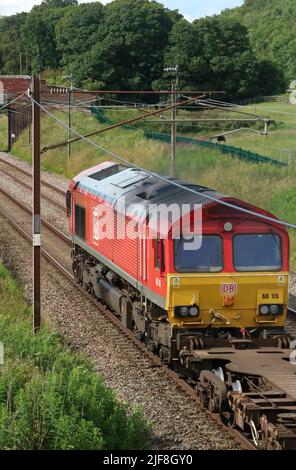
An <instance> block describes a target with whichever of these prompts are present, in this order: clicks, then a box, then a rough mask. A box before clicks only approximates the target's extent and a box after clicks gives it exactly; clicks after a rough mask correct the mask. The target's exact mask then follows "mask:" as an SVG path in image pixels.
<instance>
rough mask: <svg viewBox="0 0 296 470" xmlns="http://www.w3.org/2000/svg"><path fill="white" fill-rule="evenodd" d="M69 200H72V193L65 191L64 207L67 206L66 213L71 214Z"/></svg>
mask: <svg viewBox="0 0 296 470" xmlns="http://www.w3.org/2000/svg"><path fill="white" fill-rule="evenodd" d="M71 202H72V194H71V191H69V190H68V191H67V193H66V207H67V215H68V216H70V215H71Z"/></svg>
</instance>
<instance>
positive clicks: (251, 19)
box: [223, 0, 296, 81]
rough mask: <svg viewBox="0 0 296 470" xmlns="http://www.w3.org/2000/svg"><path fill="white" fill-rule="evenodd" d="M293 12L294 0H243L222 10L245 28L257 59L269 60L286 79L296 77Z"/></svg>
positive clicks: (295, 31)
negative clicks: (229, 8) (237, 4)
mask: <svg viewBox="0 0 296 470" xmlns="http://www.w3.org/2000/svg"><path fill="white" fill-rule="evenodd" d="M295 15H296V2H295V0H245V3H244V5H243V6H242V7H241V8H236V9H234V10H226V11H225V12H224V13H223V16H224V17H225V18H227V19H228V18H236V19H237V20H238V21H239V22H241V23H242V24H244V25H245V26H246V27H247V28H248V31H249V36H250V43H251V47H252V49H253V50H254V52H255V54H256V56H257V58H258V59H268V60H269V61H272V62H273V63H274V64H275V65H277V66H278V68H279V69H280V70H282V71H283V73H284V75H285V78H286V80H287V81H289V80H292V79H295V78H296V60H295V54H296V46H295V43H296V30H295Z"/></svg>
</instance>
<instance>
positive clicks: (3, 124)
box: [0, 114, 8, 151]
mask: <svg viewBox="0 0 296 470" xmlns="http://www.w3.org/2000/svg"><path fill="white" fill-rule="evenodd" d="M7 141H8V137H7V116H5V115H4V114H2V115H0V151H1V150H4V151H5V150H7Z"/></svg>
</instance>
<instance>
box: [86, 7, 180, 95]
mask: <svg viewBox="0 0 296 470" xmlns="http://www.w3.org/2000/svg"><path fill="white" fill-rule="evenodd" d="M172 25H173V16H172V15H169V14H168V12H167V10H166V9H165V8H164V7H163V6H162V5H160V4H159V3H156V2H150V1H149V0H116V1H114V2H112V3H110V4H108V5H106V7H105V16H104V22H103V23H102V26H101V27H100V28H99V29H98V32H97V35H95V36H94V38H95V43H94V44H93V47H92V48H91V49H90V51H89V53H88V54H87V55H86V57H85V64H86V68H87V71H88V75H89V76H90V77H91V78H93V79H94V80H100V81H101V82H103V83H104V84H105V85H106V86H110V87H123V88H136V89H139V88H149V87H150V86H151V83H152V82H153V80H155V79H157V78H159V76H161V74H162V71H163V64H164V50H165V47H166V45H167V42H168V36H169V33H170V30H171V28H172Z"/></svg>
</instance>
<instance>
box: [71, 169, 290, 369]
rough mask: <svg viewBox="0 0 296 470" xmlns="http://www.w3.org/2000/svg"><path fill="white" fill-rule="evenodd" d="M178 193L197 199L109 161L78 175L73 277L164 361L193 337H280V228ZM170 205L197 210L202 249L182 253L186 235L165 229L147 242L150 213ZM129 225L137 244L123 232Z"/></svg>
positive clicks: (284, 290)
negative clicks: (265, 334) (276, 334)
mask: <svg viewBox="0 0 296 470" xmlns="http://www.w3.org/2000/svg"><path fill="white" fill-rule="evenodd" d="M175 181H177V180H175ZM182 185H183V186H184V187H185V188H186V187H187V188H190V189H193V190H195V191H197V192H198V194H193V193H191V192H189V191H186V189H181V188H178V187H176V186H174V185H172V184H170V182H169V181H164V180H160V179H159V178H158V177H157V175H155V176H152V175H151V174H147V173H146V172H144V171H139V170H137V169H134V168H128V167H124V166H121V165H118V164H116V163H112V162H105V163H101V164H99V165H97V166H95V167H93V168H90V169H88V170H86V171H83V172H82V173H81V174H79V175H78V176H77V177H76V178H74V180H73V181H72V182H71V183H70V186H69V190H68V192H67V216H68V220H69V228H70V234H71V237H72V240H73V250H72V258H73V272H74V275H75V278H76V279H77V281H78V282H79V283H80V284H81V285H84V287H85V288H86V289H87V290H88V291H89V292H91V293H93V294H94V295H95V296H96V297H97V298H98V299H100V300H102V301H103V302H105V303H106V304H108V305H109V306H110V307H111V308H112V309H113V310H114V311H115V312H116V314H117V315H119V316H120V317H121V319H122V322H123V323H124V324H125V325H126V326H127V327H128V328H130V329H131V330H134V331H135V333H136V334H137V336H138V337H141V338H142V339H145V341H146V343H147V345H148V347H149V348H151V350H153V351H155V352H157V353H158V354H160V356H161V357H162V358H163V359H164V360H166V361H167V362H170V361H171V360H176V358H179V355H180V353H181V352H182V351H184V349H186V344H187V338H188V337H189V336H190V337H192V335H197V337H198V338H207V339H208V340H209V339H211V340H212V341H217V340H219V338H222V337H223V338H225V337H226V336H228V337H230V336H231V337H233V338H242V335H243V336H244V337H245V335H246V334H247V335H249V336H250V337H251V336H252V337H254V338H255V337H259V336H260V335H262V332H263V331H268V330H272V331H275V330H276V331H278V332H281V331H282V330H283V326H284V322H285V317H286V313H287V303H288V278H289V239H288V234H287V231H286V229H285V228H283V227H281V226H280V225H279V224H277V223H276V222H269V221H265V220H263V219H260V218H258V217H256V216H255V215H249V214H246V213H243V212H241V211H240V210H237V209H234V208H230V207H225V206H224V205H222V204H220V203H219V202H217V201H219V200H221V201H227V202H230V203H232V204H233V205H235V206H239V207H242V208H245V209H249V210H252V211H256V212H257V213H259V214H263V215H264V214H265V215H268V216H271V214H269V213H268V212H266V211H263V210H261V209H258V208H256V207H254V206H251V205H250V204H247V203H246V202H243V201H239V200H237V199H234V198H231V197H226V196H224V195H222V194H220V193H217V192H215V191H213V190H211V189H209V188H205V187H201V186H197V185H194V184H191V183H185V182H183V183H182ZM209 196H210V198H209ZM211 197H214V198H215V199H216V201H213V200H212V199H211ZM122 198H124V200H125V203H124V208H123V209H121V210H119V209H118V206H117V204H118V201H119V200H120V199H122ZM172 203H174V204H177V205H178V206H179V207H181V206H183V205H184V204H185V205H186V204H187V205H188V204H189V205H190V207H192V208H193V205H194V204H198V205H200V207H201V213H202V222H203V225H202V234H199V235H196V238H197V239H199V238H200V239H201V240H200V241H201V247H200V248H199V249H192V250H191V249H188V248H186V246H185V242H186V234H185V233H183V232H182V233H181V236H180V237H179V238H177V239H174V237H173V230H174V226H173V225H174V224H173V223H172V222H171V221H170V220H167V222H168V223H167V228H166V229H162V233H161V232H160V231H158V233H156V236H154V237H153V239H151V238H149V236H148V235H147V233H148V228H147V227H148V222H149V217H151V210H150V209H149V208H150V207H151V204H152V205H155V206H159V205H160V204H165V205H166V206H169V205H170V204H172ZM139 211H140V212H141V214H140V217H139ZM194 211H195V209H192V211H191V213H190V221H191V219H192V215H193V212H194ZM119 212H121V217H119ZM189 212H190V211H189ZM122 214H123V217H122ZM102 221H103V223H102ZM131 222H134V225H133V228H135V227H136V229H137V236H136V237H130V236H127V235H126V233H125V229H127V226H128V224H130V223H131ZM100 224H101V226H100ZM187 225H188V223H187ZM189 225H190V227H191V222H190V223H189ZM99 226H100V229H102V228H103V231H105V237H102V236H101V235H100V234H99V233H98V232H99V231H100V230H99ZM103 226H104V227H103ZM114 227H115V229H116V230H114ZM122 229H123V230H122ZM157 230H159V229H157ZM182 230H183V231H184V228H182ZM101 231H102V230H101ZM118 231H119V232H120V233H121V234H122V233H123V234H125V235H124V236H118ZM163 231H166V233H163ZM185 231H186V229H185ZM115 232H116V233H115Z"/></svg>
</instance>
